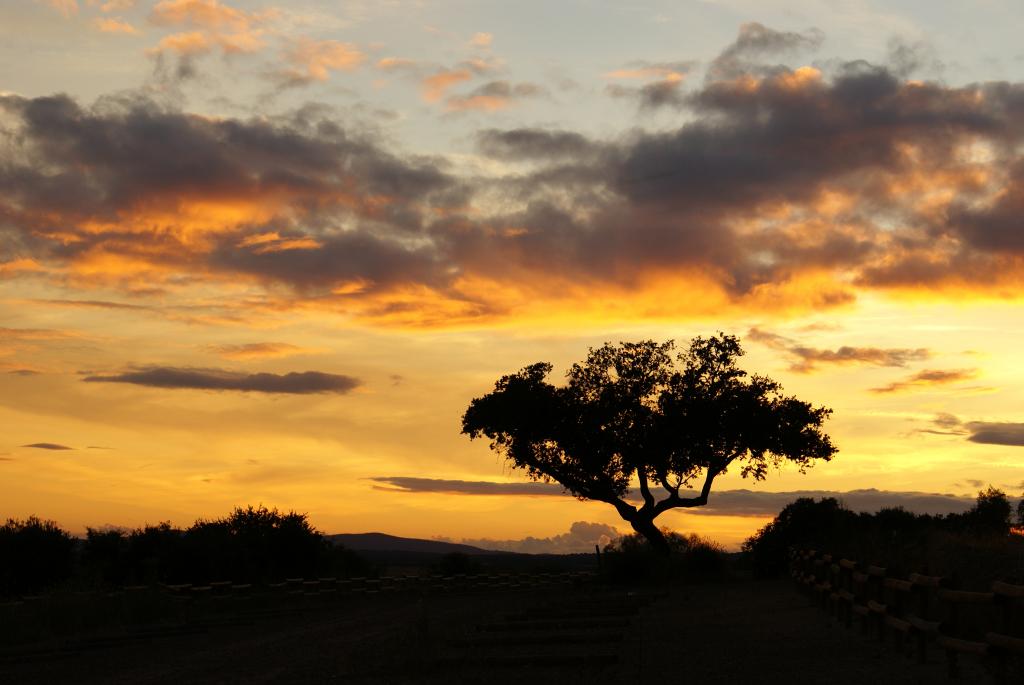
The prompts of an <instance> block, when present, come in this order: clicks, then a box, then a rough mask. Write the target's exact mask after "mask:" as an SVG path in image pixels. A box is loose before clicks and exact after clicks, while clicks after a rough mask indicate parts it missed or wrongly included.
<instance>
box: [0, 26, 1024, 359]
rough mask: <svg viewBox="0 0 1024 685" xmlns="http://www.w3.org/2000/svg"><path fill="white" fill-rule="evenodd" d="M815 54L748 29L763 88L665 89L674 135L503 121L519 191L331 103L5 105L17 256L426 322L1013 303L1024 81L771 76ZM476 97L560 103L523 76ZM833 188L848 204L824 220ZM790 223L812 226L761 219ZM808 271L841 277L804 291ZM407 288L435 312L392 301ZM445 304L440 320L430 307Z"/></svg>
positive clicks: (733, 52) (742, 59)
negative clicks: (912, 299) (654, 299)
mask: <svg viewBox="0 0 1024 685" xmlns="http://www.w3.org/2000/svg"><path fill="white" fill-rule="evenodd" d="M819 42H820V35H819V34H817V33H815V32H813V31H812V32H804V33H792V32H781V31H774V30H772V29H768V28H766V27H763V26H760V25H755V24H750V25H746V26H745V27H744V28H743V29H742V30H741V32H740V35H739V37H738V38H737V40H736V42H735V43H734V44H733V45H731V46H729V47H728V48H726V49H725V50H724V51H723V52H722V54H721V55H720V56H719V58H718V59H717V60H716V64H715V65H714V69H715V70H717V71H718V72H719V73H721V74H726V73H729V70H737V69H738V70H740V71H743V72H745V73H749V74H752V75H754V76H755V77H756V78H752V79H749V80H746V81H743V82H742V83H740V82H734V81H731V80H723V79H722V78H713V79H711V80H709V81H707V82H705V83H702V84H700V85H698V86H697V87H695V88H694V89H692V92H687V93H686V94H685V97H683V95H682V91H679V90H674V91H673V90H672V89H668V90H665V88H664V87H662V86H659V85H658V82H655V83H654V84H647V85H650V86H651V88H652V90H651V92H650V93H649V94H648V95H649V97H650V98H656V97H659V96H665V97H669V96H670V97H671V98H672V104H673V105H674V106H677V107H682V108H685V109H686V111H687V113H688V116H686V117H685V118H682V119H681V120H682V121H683V122H684V123H682V124H680V125H678V126H676V127H675V128H672V129H668V130H658V131H650V132H645V131H642V130H638V131H630V132H628V133H626V132H624V133H623V134H622V135H621V136H611V137H610V138H608V139H606V140H596V139H592V138H589V137H587V136H584V135H583V134H580V133H576V132H573V131H564V130H556V131H547V130H544V129H522V128H520V129H513V130H510V131H499V130H493V129H492V130H487V131H484V132H482V133H481V134H480V135H479V137H478V144H479V146H480V149H481V151H483V152H484V153H485V154H488V155H492V156H494V157H496V158H500V159H504V160H523V161H529V162H531V167H529V170H528V171H525V172H523V171H522V170H518V169H517V170H516V171H515V172H510V173H509V174H507V175H505V176H502V177H499V178H460V177H457V176H455V175H454V174H453V173H452V172H451V168H450V167H449V165H448V164H447V163H446V162H445V161H443V160H439V159H436V158H430V157H422V156H416V155H412V154H406V153H401V152H395V151H393V150H391V149H390V148H389V147H388V146H387V145H386V144H385V143H384V141H383V140H382V138H380V137H379V136H375V135H374V134H372V133H370V132H368V131H366V130H363V128H361V127H359V126H352V125H348V126H346V125H343V123H342V122H340V121H338V120H337V119H338V118H339V115H338V113H337V112H335V111H332V110H327V109H325V108H323V107H306V108H304V109H301V110H298V111H295V112H292V113H290V114H288V115H287V116H277V117H262V118H251V119H233V118H218V119H214V118H209V117H200V116H195V115H191V114H188V113H185V112H181V111H178V110H176V109H174V108H172V107H168V106H166V105H163V104H161V103H158V102H155V101H153V100H152V99H150V98H148V97H146V96H144V95H141V94H138V93H136V94H122V95H118V96H113V97H106V98H101V99H100V100H99V101H97V102H96V103H94V104H93V105H91V106H87V105H83V104H80V103H77V102H75V101H74V100H72V99H71V98H69V97H67V96H63V95H56V96H50V97H39V98H24V97H19V96H13V95H4V96H0V113H2V114H0V128H2V135H3V137H4V140H5V141H7V142H6V143H5V145H4V146H3V147H2V148H0V185H2V187H3V188H4V189H5V192H4V193H3V195H2V196H0V251H3V253H4V254H9V255H13V256H14V257H15V258H32V259H35V260H36V261H38V262H40V263H42V264H44V265H46V266H47V267H53V268H54V274H53V277H54V278H61V277H62V276H61V274H66V273H68V272H69V271H68V270H67V269H66V267H69V266H70V267H72V268H71V270H70V272H71V273H74V269H73V267H74V266H75V265H76V263H78V262H79V261H80V260H83V261H84V260H85V259H87V258H88V256H89V255H95V254H97V253H103V254H106V255H109V256H110V257H111V259H115V258H117V257H123V258H125V259H130V260H132V262H133V264H151V265H152V267H153V274H154V275H156V274H159V275H160V277H166V278H176V279H186V278H190V277H195V276H196V275H201V276H202V277H203V278H207V279H215V278H221V279H231V280H237V279H239V278H245V279H247V280H250V281H256V282H258V283H262V284H264V285H265V286H266V288H267V292H268V293H272V294H273V296H275V297H280V298H281V299H282V300H284V301H288V300H289V298H293V297H294V298H296V299H302V298H307V299H309V300H315V301H317V302H326V303H328V304H330V305H332V306H336V307H337V308H338V309H339V310H348V309H349V308H350V309H351V311H354V312H356V313H359V314H364V315H366V316H380V317H390V318H393V319H394V318H400V317H402V316H406V315H408V316H409V317H410V318H416V320H426V321H430V322H443V321H445V317H446V316H449V317H450V316H452V315H451V314H449V313H448V312H450V311H452V310H455V311H457V312H458V316H457V317H453V318H461V319H472V318H474V317H485V316H495V315H500V314H503V313H504V312H505V311H512V310H514V309H515V308H516V305H518V304H521V302H515V303H512V304H509V303H508V302H507V299H508V298H507V297H505V294H506V293H508V292H515V293H522V295H521V296H522V298H523V301H524V302H525V301H533V300H542V299H543V298H545V297H558V296H560V295H562V294H563V293H564V292H565V290H566V289H565V284H566V283H572V284H574V285H577V286H578V287H579V288H581V289H585V290H586V291H587V292H588V293H596V294H597V296H600V295H601V293H602V290H603V289H608V290H614V291H616V292H620V293H627V294H628V293H630V292H634V291H636V290H638V289H641V288H643V287H644V286H645V284H647V283H649V282H650V279H652V278H657V277H659V276H662V275H667V276H673V277H678V276H679V274H683V275H689V274H699V275H700V276H701V277H702V278H708V279H712V280H713V282H714V284H715V285H717V286H718V287H719V288H720V289H721V292H722V293H723V294H724V296H725V298H727V299H728V304H736V305H739V306H754V305H757V306H763V305H764V302H765V299H766V298H765V296H763V295H762V293H765V292H769V293H775V292H780V293H782V294H781V295H778V296H777V297H776V296H775V295H772V296H771V297H770V298H768V299H769V300H770V301H771V302H773V303H774V302H778V304H779V306H787V305H790V304H793V302H790V301H789V300H788V299H787V298H791V299H792V300H793V301H794V302H795V303H796V304H798V305H800V306H802V307H811V308H826V307H831V306H835V305H837V304H841V303H846V302H850V301H851V300H852V299H853V298H855V296H856V294H857V292H858V291H859V290H860V289H868V288H879V289H885V288H922V287H927V288H933V287H936V286H941V285H943V284H947V283H952V284H956V285H957V286H958V287H962V286H965V285H966V286H968V287H970V288H975V289H977V290H981V291H984V290H986V289H992V288H998V289H999V291H1000V292H1003V291H1005V287H1006V283H1005V281H1007V280H1009V281H1013V280H1014V279H1018V280H1019V279H1021V278H1024V268H1021V266H1020V259H1019V256H1020V254H1021V253H1022V251H1024V243H1022V242H1021V240H1020V239H1019V234H1020V232H1019V231H1017V230H1016V228H1015V226H1016V223H1015V222H1016V217H1018V216H1020V214H1021V211H1022V210H1024V199H1022V198H1024V193H1021V192H1019V190H1020V188H1021V187H1024V183H1022V182H1021V181H1022V179H1024V158H1022V156H1021V155H1020V154H1019V153H1018V150H1020V148H1021V144H1022V143H1024V123H1022V122H1024V85H1022V84H1019V83H1002V82H994V83H981V84H973V85H969V86H964V87H960V88H956V87H948V86H946V85H943V84H941V83H934V82H924V83H917V82H908V81H906V80H905V79H904V78H903V77H902V76H901V74H902V73H903V72H902V71H901V70H903V69H904V68H905V66H906V65H905V64H904V65H903V66H900V65H898V64H895V63H894V64H893V65H891V66H890V67H886V66H880V65H871V64H867V63H865V62H863V61H854V62H849V63H846V64H841V65H838V66H836V67H835V68H830V69H829V70H828V71H827V73H822V74H820V75H818V74H814V73H809V72H800V73H797V72H794V71H792V70H790V69H788V68H787V67H785V66H780V65H775V66H771V65H769V66H767V67H766V66H765V65H762V64H760V63H756V62H755V60H760V59H762V58H763V57H765V56H767V55H776V54H782V53H785V52H786V51H790V50H795V49H800V50H805V49H812V48H814V47H815V46H816V45H817V44H818V43H819ZM900 55H901V56H900V57H899V59H901V60H903V62H904V63H906V62H907V60H909V59H910V57H909V56H908V54H906V51H904V52H901V53H900ZM893 59H894V60H895V59H896V57H894V58H893ZM648 66H651V65H648ZM676 66H679V65H676ZM485 67H486V69H485ZM479 69H485V70H487V69H490V67H487V66H486V65H483V66H480V67H478V70H479ZM645 87H646V86H645ZM658 88H662V89H663V90H665V92H661V91H657V89H658ZM473 93H476V94H477V95H480V96H487V97H495V98H499V99H500V98H505V97H511V98H515V97H533V96H537V95H539V94H541V93H540V90H539V89H538V87H536V86H534V85H532V84H513V83H510V82H507V81H492V82H490V83H488V84H485V85H483V86H481V87H480V89H478V90H477V91H473ZM652 102H653V100H652ZM967 144H972V145H987V146H989V147H991V148H992V149H995V150H999V151H1000V154H999V155H996V156H995V157H994V158H993V159H991V160H989V161H985V162H983V164H984V165H985V172H986V173H985V174H981V176H985V178H987V179H990V180H991V179H996V180H998V179H1004V178H1005V179H1007V180H1006V181H1005V184H1004V185H1005V187H1004V188H1000V189H998V190H1000V191H1001V192H999V193H998V194H997V195H996V196H995V199H993V198H992V197H991V196H992V188H991V187H990V181H985V182H981V181H979V180H978V178H979V173H978V168H977V163H975V162H971V163H970V164H968V163H966V162H964V155H963V154H962V152H963V147H964V146H965V145H967ZM908 150H913V151H914V152H913V154H909V153H908ZM915 178H920V179H928V185H929V187H934V185H935V184H936V183H946V184H948V185H949V188H948V189H947V190H949V193H948V195H949V196H950V197H953V198H955V199H954V200H952V201H951V203H950V205H949V206H948V207H943V208H941V209H942V211H935V210H934V208H932V209H928V207H927V205H929V203H925V202H920V201H919V200H920V198H919V197H917V196H915V194H914V192H913V191H912V190H911V191H907V190H905V188H906V187H907V182H908V180H910V181H912V180H913V179H915ZM992 182H995V181H992ZM910 186H911V187H912V186H913V183H910ZM900 188H904V190H900ZM837 197H838V198H840V199H844V198H845V199H849V206H848V207H847V206H844V205H843V204H842V203H839V206H838V208H835V209H830V210H828V211H825V210H821V209H819V207H820V206H822V205H827V204H828V202H827V201H828V200H829V199H830V198H837ZM190 201H195V202H202V203H210V204H213V205H216V204H217V203H225V204H226V205H229V206H231V207H233V208H237V207H246V206H259V207H260V212H258V213H256V214H258V216H256V215H254V216H253V217H252V218H251V219H249V220H238V221H237V222H235V223H233V224H232V223H229V225H224V226H218V227H217V231H215V232H210V233H208V234H204V240H200V241H196V240H188V239H187V238H186V236H188V235H191V233H190V231H191V228H190V227H189V226H187V225H186V224H187V219H181V220H180V225H179V219H177V218H171V219H167V218H166V217H167V216H171V217H177V216H179V213H178V212H179V208H180V207H183V206H186V207H187V206H189V202H190ZM780 207H783V208H786V210H787V211H786V214H787V216H789V217H791V218H788V219H787V218H779V215H778V213H777V212H765V211H763V210H764V209H765V208H774V209H777V208H780ZM147 211H156V212H158V213H160V215H161V216H162V217H165V218H162V219H161V220H160V221H165V222H167V223H168V225H166V226H164V225H162V224H161V225H160V228H159V230H152V231H147V230H129V229H128V228H126V226H127V225H128V223H131V220H132V218H133V217H135V215H136V214H138V215H139V218H138V225H139V226H144V225H150V223H152V222H150V221H149V220H148V217H147V216H146V215H145V213H146V212H147ZM879 217H884V221H883V220H882V219H880V218H879ZM271 233H273V234H275V235H276V236H277V237H276V238H274V239H273V240H274V242H273V244H272V245H271V244H270V243H268V242H266V241H267V240H270V238H269V237H268V236H270V234H271ZM164 274H172V276H164ZM807 274H811V275H814V276H815V277H820V276H821V275H822V274H835V275H841V276H842V277H841V278H834V279H831V280H828V281H827V282H829V283H831V285H829V286H827V287H823V288H818V287H816V288H808V287H803V285H804V284H803V283H802V281H801V279H802V277H804V276H805V275H807ZM76 277H77V278H79V279H86V278H100V277H101V276H100V275H96V274H94V273H92V272H90V273H89V274H88V275H86V274H77V275H76ZM104 277H106V278H115V276H111V275H106V276H104ZM475 281H484V282H488V283H496V284H497V285H498V286H506V285H507V286H514V287H509V288H505V289H502V288H500V287H499V288H489V289H487V292H502V293H503V296H502V297H495V296H490V295H487V294H482V293H483V290H481V292H480V293H476V292H473V293H469V292H467V291H466V288H465V287H464V284H465V283H467V282H475ZM146 285H147V286H149V287H153V286H154V285H159V283H156V284H154V283H150V282H148V280H147V283H146ZM121 287H122V288H131V287H139V283H126V284H121ZM790 291H792V292H793V293H796V294H787V293H789V292H790ZM409 292H425V293H429V297H425V298H424V300H425V301H427V302H428V303H434V302H437V303H439V304H437V305H432V304H416V303H409V302H408V300H407V298H406V299H403V298H402V297H398V298H395V301H388V300H387V299H386V297H382V296H386V295H388V294H390V293H399V294H401V295H406V294H407V293H409ZM374 298H379V299H374ZM759 298H760V299H759ZM80 306H88V305H85V304H84V303H83V304H81V305H80ZM96 306H100V305H96ZM430 306H436V308H437V311H436V312H427V314H430V315H429V316H426V315H421V316H418V317H415V316H414V315H415V314H416V312H415V311H408V310H414V309H415V308H416V307H424V308H427V307H430ZM680 306H684V305H680ZM918 352H919V351H918V350H873V349H866V348H841V349H839V350H816V349H812V348H808V349H806V350H804V351H803V352H802V354H804V355H806V356H807V358H808V359H812V360H813V361H812V363H813V364H822V363H871V364H881V365H899V364H900V363H901V362H902V363H905V362H908V361H914V360H917V359H919V357H916V356H915V355H916V354H917V353H918ZM898 353H906V354H905V355H903V356H900V354H898ZM794 354H797V353H795V352H794Z"/></svg>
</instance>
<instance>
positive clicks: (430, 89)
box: [421, 69, 473, 102]
mask: <svg viewBox="0 0 1024 685" xmlns="http://www.w3.org/2000/svg"><path fill="white" fill-rule="evenodd" d="M471 78H473V74H472V72H471V71H470V70H469V69H441V70H440V71H438V72H436V73H434V74H431V75H430V76H427V77H425V78H424V79H423V82H422V84H421V85H422V88H423V99H424V100H425V101H427V102H437V101H438V100H440V99H442V98H443V97H444V96H445V93H447V92H448V90H449V89H450V88H451V87H452V86H455V85H456V84H458V83H462V82H463V81H468V80H470V79H471Z"/></svg>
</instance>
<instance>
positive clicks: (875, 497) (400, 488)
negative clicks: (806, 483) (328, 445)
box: [370, 476, 974, 544]
mask: <svg viewBox="0 0 1024 685" xmlns="http://www.w3.org/2000/svg"><path fill="white" fill-rule="evenodd" d="M370 480H372V481H375V482H377V483H382V484H385V485H386V486H388V487H382V486H380V485H377V486H374V487H376V488H378V489H382V490H392V491H394V492H434V493H439V494H446V495H509V496H515V495H519V496H522V495H533V496H536V495H546V496H565V497H571V495H569V494H567V493H566V492H565V491H564V490H563V488H562V486H560V485H558V484H556V483H533V482H525V483H495V482H491V481H463V480H441V479H434V478H411V477H400V476H388V477H376V478H371V479H370ZM680 494H681V495H682V496H684V497H685V496H691V495H696V494H697V493H680ZM630 497H631V499H633V500H636V499H637V495H636V494H635V493H634V494H632V495H631V496H630ZM800 497H813V498H822V497H835V498H836V499H839V500H842V501H843V502H844V503H845V504H846V506H847V507H849V508H850V509H853V510H854V511H878V510H879V509H882V508H884V507H903V508H904V509H906V510H907V511H912V512H915V513H919V514H926V513H927V514H941V513H950V512H961V511H966V510H967V509H968V508H970V506H971V505H972V504H973V503H974V499H973V498H971V497H964V496H960V495H952V494H940V493H927V492H900V491H887V490H876V489H874V488H867V489H860V490H850V491H847V492H838V491H832V490H795V491H791V492H759V491H755V490H747V489H738V490H721V491H718V492H714V491H713V492H712V493H711V497H710V498H709V500H708V503H707V505H705V506H703V507H694V508H692V509H687V510H686V512H687V513H689V514H697V515H701V514H707V515H717V516H774V515H775V514H777V513H779V511H781V510H782V509H783V507H785V506H786V505H787V504H789V503H790V502H792V501H793V500H795V499H797V498H800ZM469 544H476V543H469Z"/></svg>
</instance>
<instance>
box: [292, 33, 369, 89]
mask: <svg viewBox="0 0 1024 685" xmlns="http://www.w3.org/2000/svg"><path fill="white" fill-rule="evenodd" d="M365 59H366V55H364V54H363V53H362V52H360V51H359V49H358V48H356V47H355V46H354V45H351V44H350V43H340V42H338V41H336V40H322V41H316V40H312V39H309V38H300V39H299V40H297V41H296V42H295V44H294V45H293V46H292V47H291V48H290V49H288V50H287V51H286V52H285V60H286V61H287V62H288V63H289V64H290V65H291V69H290V70H289V71H288V72H287V73H288V76H289V77H290V78H291V79H293V80H295V81H302V82H306V81H326V80H327V79H328V78H330V72H331V71H351V70H352V69H355V68H356V67H357V66H359V65H360V64H362V63H363V61H365Z"/></svg>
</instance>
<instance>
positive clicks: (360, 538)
mask: <svg viewBox="0 0 1024 685" xmlns="http://www.w3.org/2000/svg"><path fill="white" fill-rule="evenodd" d="M325 537H326V538H327V539H328V540H330V541H331V542H333V543H334V544H336V545H339V544H340V545H343V546H344V547H346V548H348V549H351V550H355V551H356V552H417V553H421V554H451V553H452V552H460V553H462V554H488V555H491V554H507V552H495V551H493V550H486V549H480V548H479V547H473V546H472V545H460V544H458V543H455V542H442V541H440V540H421V539H419V538H401V537H398V536H395V535H388V534H386V533H338V534H336V535H327V536H325Z"/></svg>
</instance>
